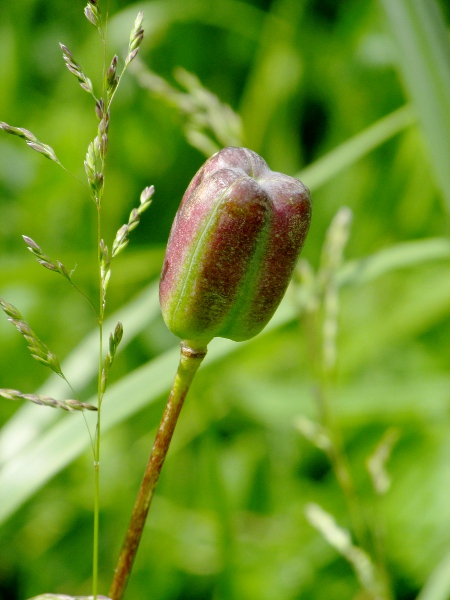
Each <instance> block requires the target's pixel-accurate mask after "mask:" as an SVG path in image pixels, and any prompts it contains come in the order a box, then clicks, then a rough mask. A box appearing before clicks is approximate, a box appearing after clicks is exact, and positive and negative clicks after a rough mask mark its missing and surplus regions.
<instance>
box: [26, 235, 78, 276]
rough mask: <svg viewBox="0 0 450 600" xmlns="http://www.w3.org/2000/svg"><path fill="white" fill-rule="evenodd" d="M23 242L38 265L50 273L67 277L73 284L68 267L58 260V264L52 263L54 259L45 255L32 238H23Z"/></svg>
mask: <svg viewBox="0 0 450 600" xmlns="http://www.w3.org/2000/svg"><path fill="white" fill-rule="evenodd" d="M22 238H23V241H24V242H25V243H26V245H27V248H28V250H29V251H30V252H31V253H32V254H34V256H35V257H36V259H37V261H38V263H39V264H40V265H42V266H43V267H45V268H46V269H48V270H49V271H53V272H55V273H59V274H60V275H62V276H63V277H65V278H66V279H67V280H68V281H69V282H70V283H72V281H71V279H70V273H69V271H68V270H67V269H66V267H65V266H64V265H63V264H62V263H61V262H60V261H59V260H58V261H56V263H54V262H53V261H52V259H51V258H50V257H49V256H47V254H44V252H43V251H42V249H41V247H40V246H39V245H38V244H37V243H36V242H35V241H34V240H32V239H31V238H30V237H28V236H27V235H23V236H22Z"/></svg>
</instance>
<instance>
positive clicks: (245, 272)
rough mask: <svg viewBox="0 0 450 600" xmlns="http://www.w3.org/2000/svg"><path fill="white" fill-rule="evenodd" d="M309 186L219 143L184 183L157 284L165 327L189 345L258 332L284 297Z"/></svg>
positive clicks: (306, 213)
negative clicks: (190, 178) (184, 190)
mask: <svg viewBox="0 0 450 600" xmlns="http://www.w3.org/2000/svg"><path fill="white" fill-rule="evenodd" d="M310 214H311V202H310V195H309V191H308V189H307V188H306V187H305V186H304V185H303V184H302V183H301V182H300V181H298V180H297V179H294V178H292V177H289V176H287V175H283V174H281V173H275V172H273V171H271V170H270V169H269V167H268V166H267V164H266V162H265V161H264V160H263V159H262V158H261V157H260V156H258V155H257V154H256V153H255V152H252V151H251V150H248V149H246V148H225V149H223V150H221V151H220V152H218V153H216V154H215V155H214V156H212V157H211V158H210V159H209V160H208V161H207V162H206V163H205V164H204V165H203V167H202V168H201V169H200V170H199V171H198V173H197V174H196V175H195V177H194V179H193V180H192V182H191V183H190V185H189V187H188V189H187V191H186V193H185V195H184V197H183V200H182V202H181V206H180V208H179V210H178V213H177V215H176V217H175V221H174V224H173V227H172V231H171V234H170V239H169V243H168V247H167V252H166V257H165V261H164V266H163V272H162V276H161V283H160V301H161V306H162V312H163V317H164V319H165V321H166V324H167V326H168V327H169V329H170V330H171V331H172V332H173V333H174V334H176V335H177V336H179V337H180V338H182V339H186V340H189V341H190V343H191V344H192V343H193V344H194V345H202V346H204V345H205V344H207V343H208V342H209V341H210V340H211V339H212V338H213V337H216V336H219V337H226V338H229V339H232V340H236V341H241V340H245V339H249V338H251V337H253V336H254V335H256V334H257V333H259V332H260V331H261V330H262V329H263V327H264V326H265V325H266V324H267V322H268V321H269V320H270V318H271V317H272V315H273V313H274V312H275V310H276V308H277V306H278V304H279V302H280V301H281V298H282V297H283V295H284V293H285V291H286V288H287V285H288V283H289V279H290V277H291V274H292V271H293V269H294V266H295V262H296V260H297V257H298V254H299V252H300V250H301V247H302V245H303V242H304V239H305V237H306V234H307V231H308V227H309V221H310Z"/></svg>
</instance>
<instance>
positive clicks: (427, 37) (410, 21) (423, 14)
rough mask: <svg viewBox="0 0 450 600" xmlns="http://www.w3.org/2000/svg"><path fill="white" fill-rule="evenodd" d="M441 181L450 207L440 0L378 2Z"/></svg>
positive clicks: (446, 44) (449, 44)
mask: <svg viewBox="0 0 450 600" xmlns="http://www.w3.org/2000/svg"><path fill="white" fill-rule="evenodd" d="M379 1H380V4H381V6H382V8H383V11H384V14H385V16H386V19H387V21H388V24H389V26H390V29H391V32H392V36H393V38H394V40H395V42H396V45H397V50H398V52H397V59H398V69H399V71H400V75H401V77H402V79H403V82H404V85H405V88H406V91H407V94H408V96H409V97H410V99H411V100H412V102H413V104H414V108H415V110H416V112H417V116H418V119H419V122H420V125H421V128H422V132H423V135H424V138H425V141H426V143H427V146H428V151H429V155H430V160H431V167H432V169H433V171H434V174H435V177H436V181H437V183H438V185H439V187H440V189H441V191H442V194H443V198H444V200H445V204H446V207H447V210H448V211H450V168H449V165H450V41H449V36H448V31H447V28H446V25H445V21H444V19H443V16H442V14H441V12H440V8H439V5H438V3H437V2H436V1H435V0H379Z"/></svg>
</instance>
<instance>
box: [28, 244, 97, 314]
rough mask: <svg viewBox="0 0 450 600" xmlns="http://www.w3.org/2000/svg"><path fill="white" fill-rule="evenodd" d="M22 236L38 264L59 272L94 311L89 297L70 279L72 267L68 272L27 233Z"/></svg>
mask: <svg viewBox="0 0 450 600" xmlns="http://www.w3.org/2000/svg"><path fill="white" fill-rule="evenodd" d="M22 238H23V240H24V242H25V243H26V245H27V248H28V250H29V251H30V252H31V253H32V254H34V256H35V257H36V260H37V262H38V263H39V264H40V265H42V266H43V267H45V268H46V269H48V270H49V271H53V272H54V273H59V274H60V275H62V276H63V277H64V278H65V279H67V281H68V282H69V283H70V285H71V286H72V287H73V288H74V289H75V290H77V292H79V293H80V294H81V295H82V296H83V298H84V299H85V300H87V302H88V303H89V305H90V306H91V308H92V309H93V311H94V312H96V311H95V307H94V305H93V304H92V302H91V301H90V300H89V298H88V297H87V296H86V294H85V293H84V292H83V291H82V290H81V289H80V288H79V287H78V286H77V285H76V284H75V283H74V281H73V280H72V273H73V271H74V270H75V269H72V271H70V272H69V270H68V269H67V268H66V267H65V266H64V265H63V264H62V262H61V261H59V260H57V261H56V262H54V261H53V260H52V259H51V258H50V257H49V256H48V255H47V254H45V253H44V252H43V250H42V248H41V247H40V246H39V244H37V243H36V242H35V241H34V240H33V239H31V238H30V237H28V236H27V235H23V236H22Z"/></svg>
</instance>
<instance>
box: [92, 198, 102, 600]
mask: <svg viewBox="0 0 450 600" xmlns="http://www.w3.org/2000/svg"><path fill="white" fill-rule="evenodd" d="M101 216H102V215H101V204H100V202H97V261H98V278H99V296H100V298H99V316H98V332H99V356H98V381H97V409H98V410H97V426H96V430H95V441H94V533H93V538H94V539H93V552H92V595H93V600H97V594H98V547H99V514H100V431H101V410H102V398H103V394H102V372H103V319H104V304H103V281H102V267H101V249H100V243H101Z"/></svg>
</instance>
